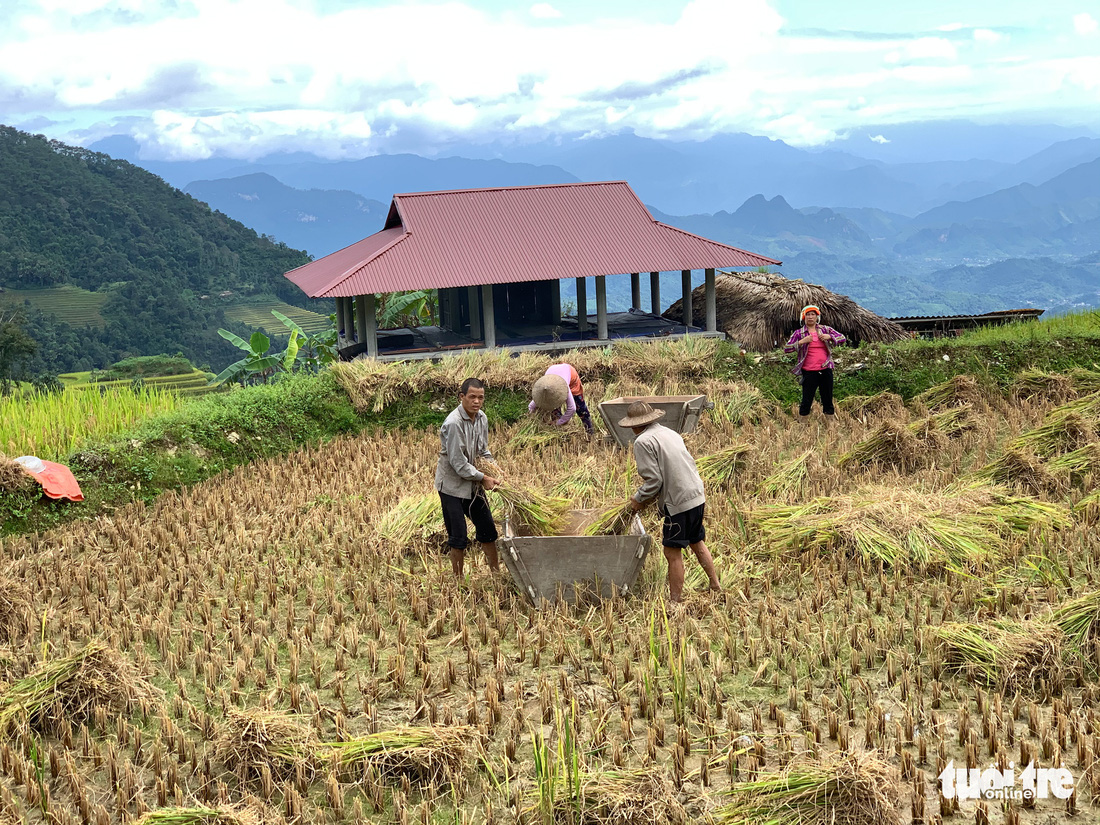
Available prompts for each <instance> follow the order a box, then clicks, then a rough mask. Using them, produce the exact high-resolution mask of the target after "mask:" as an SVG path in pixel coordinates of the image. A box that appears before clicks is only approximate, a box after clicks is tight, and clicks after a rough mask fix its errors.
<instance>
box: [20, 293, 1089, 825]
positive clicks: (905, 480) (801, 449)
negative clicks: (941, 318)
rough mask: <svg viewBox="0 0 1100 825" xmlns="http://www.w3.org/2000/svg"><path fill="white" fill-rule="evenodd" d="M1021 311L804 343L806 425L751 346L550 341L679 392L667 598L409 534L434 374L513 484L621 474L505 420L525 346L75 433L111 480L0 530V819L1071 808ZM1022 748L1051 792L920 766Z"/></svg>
mask: <svg viewBox="0 0 1100 825" xmlns="http://www.w3.org/2000/svg"><path fill="white" fill-rule="evenodd" d="M1059 324H1060V325H1061V326H1058V325H1054V324H1052V325H1049V326H1044V325H1041V324H1027V325H1024V324H1021V325H1019V326H1017V327H1012V328H1002V329H1000V330H991V331H987V332H983V333H982V334H981V335H977V336H975V337H974V338H962V339H959V340H956V341H943V342H928V343H922V342H912V343H906V344H903V345H894V346H883V347H864V348H860V349H856V350H851V351H841V352H842V364H841V373H842V374H841V376H840V377H839V380H838V390H839V392H838V395H839V396H840V398H841V400H840V402H839V414H838V417H837V420H836V421H835V422H833V423H832V425H831V426H830V425H828V424H826V423H825V422H823V421H820V420H814V421H812V422H811V423H809V424H807V425H801V424H799V423H797V422H796V421H795V420H794V418H793V417H792V416H791V414H790V411H789V409H786V407H787V405H788V404H789V403H790V401H791V400H793V397H794V395H795V392H796V389H795V388H796V386H797V385H794V382H793V380H792V379H791V378H790V376H789V375H788V374H787V369H788V368H789V362H788V361H785V360H783V359H780V358H779V357H777V356H773V355H768V356H764V357H762V358H760V359H759V360H758V359H755V358H745V357H743V356H742V355H741V353H740V351H739V350H737V349H736V348H734V347H732V346H730V345H728V344H718V343H716V342H714V341H713V340H709V339H688V340H687V341H685V342H683V343H679V342H669V341H664V342H656V343H653V342H650V343H644V344H640V343H636V342H626V343H624V344H620V345H617V346H615V347H613V348H611V349H609V350H607V351H590V352H578V353H576V354H575V356H576V357H575V360H576V362H577V365H578V367H579V368H580V369H581V372H582V375H583V376H584V379H585V383H586V392H587V393H588V395H589V400H590V402H597V401H599V400H600V399H602V398H606V397H609V396H614V395H619V394H651V393H658V394H674V393H683V392H693V391H705V392H706V393H707V394H708V397H709V398H710V399H711V400H713V401H714V402H715V407H714V409H713V410H710V411H708V412H707V413H706V414H705V415H704V416H703V418H702V420H701V421H700V425H699V428H698V430H697V431H696V432H695V433H693V434H691V435H689V436H687V438H686V440H687V443H688V445H689V447H690V449H691V450H692V452H693V453H694V455H695V456H696V457H697V459H698V463H699V466H700V469H701V471H702V472H703V474H704V478H705V480H704V483H705V485H706V488H707V542H708V545H709V547H710V549H711V550H712V552H713V553H714V555H715V564H716V567H717V569H718V573H719V578H720V580H721V584H722V587H723V590H722V592H721V593H705V592H699V590H698V588H700V586H702V585H704V584H705V578H703V577H701V575H700V570H699V568H698V565H696V564H695V563H694V561H693V560H692V559H690V558H689V559H687V560H686V567H687V571H688V582H687V589H686V591H685V593H690V595H688V596H687V599H686V603H685V604H684V605H683V606H682V608H678V609H677V608H674V607H672V606H670V605H668V604H667V602H666V600H665V596H664V590H665V586H664V579H665V562H664V559H663V558H662V554H661V553H660V552H659V551H656V552H651V553H650V554H649V557H648V558H647V559H646V560H645V562H644V566H643V568H642V571H641V574H640V576H639V577H638V579H637V581H636V582H634V583H633V584H632V586H631V588H630V593H629V597H628V598H621V597H619V596H615V597H612V598H608V599H598V598H594V597H593V596H584V595H582V598H581V602H580V604H578V605H577V606H575V607H551V608H548V609H545V610H536V609H535V608H534V607H533V606H532V605H531V604H529V603H528V601H527V600H526V599H525V598H524V596H523V595H522V594H521V593H519V592H517V590H516V589H515V588H514V587H513V586H512V583H511V580H510V578H508V577H502V576H498V575H493V574H491V573H490V572H489V571H488V570H487V569H486V566H485V564H484V561H483V560H482V559H481V557H480V555H479V554H478V553H472V554H471V559H470V560H469V564H468V569H469V575H468V576H467V577H466V578H465V579H463V580H461V581H456V580H455V579H454V578H453V577H452V576H451V573H450V569H449V565H448V564H446V560H445V559H443V558H441V557H440V555H439V544H440V536H439V532H440V529H441V527H442V524H441V517H440V515H439V510H438V500H437V498H436V495H435V493H434V491H433V489H432V477H433V468H434V464H435V461H436V457H437V455H438V435H437V432H436V427H437V426H438V423H439V421H440V420H441V419H442V416H443V415H445V414H446V412H447V411H448V410H449V409H450V408H451V407H452V406H453V404H454V403H455V390H456V388H457V381H458V380H459V378H460V377H463V376H465V375H468V374H479V375H483V376H485V378H486V379H487V380H488V382H489V391H488V404H487V412H488V414H489V416H490V423H491V428H492V429H491V434H490V444H491V446H492V447H493V450H494V454H495V456H496V458H497V459H498V461H499V463H500V465H501V467H502V468H503V471H504V472H503V479H504V483H505V484H506V485H508V486H509V488H510V489H511V490H512V492H513V494H515V495H516V496H520V497H525V498H526V499H527V500H529V501H537V502H538V507H540V508H542V509H543V510H544V512H545V514H546V515H549V516H552V515H553V514H554V513H557V514H558V515H561V513H562V511H564V510H567V509H570V508H590V509H593V510H596V511H603V510H605V509H606V508H612V507H621V506H622V504H623V503H624V502H625V500H626V498H627V496H628V495H629V494H630V493H631V492H632V491H633V489H634V488H635V486H636V485H637V483H638V479H637V477H636V472H635V469H634V467H633V463H632V461H631V458H630V455H629V453H627V452H625V451H621V450H615V449H613V448H612V447H611V445H609V444H608V443H606V442H605V441H603V440H599V439H597V440H595V441H586V440H584V439H583V437H582V435H581V428H580V425H579V423H577V422H574V424H573V425H572V426H571V427H568V428H565V429H563V430H546V429H544V428H540V427H537V426H532V424H531V422H530V421H529V420H523V419H525V409H526V391H527V389H528V388H529V386H530V382H531V380H532V379H533V377H534V376H537V375H539V374H540V373H541V371H542V370H543V369H545V367H546V365H547V364H548V363H550V359H549V357H548V356H533V355H524V356H521V357H518V358H510V357H508V356H507V354H498V353H480V354H479V353H467V354H464V355H462V356H458V357H455V358H452V359H447V360H446V361H444V362H442V363H440V364H430V363H419V364H418V363H405V364H392V365H379V364H373V363H369V362H359V363H354V364H345V365H341V366H340V367H339V368H337V369H334V370H331V371H329V372H326V373H324V374H322V375H320V376H314V377H310V378H301V377H297V378H294V379H293V380H289V381H287V382H285V383H281V384H275V385H271V386H261V387H253V388H248V389H243V390H239V391H236V392H231V393H226V394H224V395H220V396H215V397H209V398H204V399H201V400H199V401H197V402H194V403H193V404H188V405H185V406H183V407H181V408H179V409H177V410H175V411H173V412H171V413H168V414H166V415H164V416H162V417H159V418H156V419H153V420H150V421H149V422H147V423H146V424H145V425H144V426H142V427H140V428H138V429H135V430H131V431H129V432H127V433H125V434H122V435H119V436H116V437H113V438H111V439H107V440H105V441H102V442H98V443H95V444H89V445H84V446H83V448H82V449H81V450H79V451H78V452H77V453H76V454H74V455H73V456H72V460H73V463H74V465H75V466H77V467H78V469H79V470H80V472H81V473H82V474H84V475H83V477H89V478H90V479H92V480H93V481H94V483H95V485H97V486H98V487H99V489H104V488H105V485H106V484H107V483H108V482H110V483H112V484H116V485H119V486H122V485H126V484H129V485H131V486H133V487H135V490H134V492H133V496H132V497H133V498H135V499H143V500H134V501H131V502H129V503H123V501H122V500H121V499H114V500H111V499H107V498H104V499H101V501H100V505H101V509H100V510H98V512H99V513H100V514H101V516H102V517H101V518H97V519H95V520H90V519H86V520H81V521H77V522H74V523H70V524H64V525H60V526H57V527H56V529H52V530H49V531H46V532H41V533H33V534H28V535H22V536H8V537H5V538H4V539H2V540H0V552H2V554H3V557H4V558H5V559H6V560H7V566H6V569H5V573H6V575H5V577H4V584H5V587H6V590H5V596H6V604H8V605H9V609H8V611H7V614H6V621H5V623H4V624H3V625H2V629H3V633H4V640H5V645H6V647H5V651H6V654H5V657H3V658H2V659H0V668H2V669H3V670H2V673H0V676H2V677H3V680H4V682H6V683H7V685H6V686H3V687H0V736H6V737H7V738H8V739H9V740H10V744H8V743H5V744H7V745H8V747H7V751H6V753H7V754H8V759H7V761H6V763H4V764H0V805H2V806H3V811H4V814H5V815H6V816H8V817H9V818H10V819H11V820H12V821H25V822H31V823H36V822H39V821H41V822H54V821H80V819H81V818H82V817H83V818H86V819H89V820H91V821H121V820H126V819H131V820H134V821H137V822H144V823H146V824H147V825H150V824H151V823H152V822H155V821H174V822H203V821H205V822H210V821H218V822H222V823H244V822H254V821H257V820H258V819H261V818H262V819H263V821H272V822H286V823H299V822H324V821H332V822H341V821H348V822H356V823H358V822H367V821H386V822H421V823H443V822H448V823H453V822H479V823H482V822H484V823H490V822H492V823H516V825H521V824H522V825H566V823H572V825H602V823H614V825H631V823H657V825H686V823H689V822H691V823H694V822H712V823H715V824H716V825H744V823H765V822H771V823H790V825H793V824H794V823H802V825H825V824H826V823H851V824H852V825H870V824H871V823H875V824H876V825H880V824H881V825H901V823H903V822H904V823H909V822H914V823H928V822H938V821H940V820H941V819H944V820H946V821H958V822H980V823H998V822H1000V821H1002V820H1004V821H1006V822H1009V823H1013V824H1014V825H1017V824H1018V823H1023V825H1039V823H1047V822H1052V821H1055V820H1060V819H1061V818H1062V817H1063V816H1073V815H1077V816H1078V817H1079V818H1080V820H1081V821H1089V822H1091V821H1095V819H1096V813H1097V810H1098V806H1097V802H1096V800H1097V799H1098V798H1100V797H1098V793H1100V761H1098V758H1100V749H1098V742H1097V738H1096V736H1095V733H1094V731H1095V730H1096V728H1097V726H1098V725H1100V716H1098V715H1097V701H1098V699H1100V693H1098V688H1097V675H1098V673H1100V657H1098V651H1100V622H1098V620H1097V616H1098V615H1100V613H1098V605H1100V590H1098V584H1097V581H1096V570H1097V565H1098V563H1100V541H1098V539H1097V534H1096V524H1097V523H1098V520H1100V501H1098V497H1097V495H1096V493H1095V488H1096V479H1097V478H1100V368H1097V367H1096V366H1095V364H1096V363H1097V362H1100V324H1098V319H1097V318H1096V316H1095V315H1087V316H1086V315H1082V316H1077V317H1075V318H1072V319H1069V320H1066V321H1060V322H1059ZM861 364H862V366H859V365H861ZM341 429H342V430H343V432H340V430H341ZM303 441H305V442H308V443H307V444H306V445H305V446H300V445H302V443H303ZM181 484H187V487H186V489H177V490H173V489H171V488H173V487H176V486H180V485H181ZM150 487H152V488H153V489H154V491H160V494H159V495H155V496H154V494H153V493H152V492H150V490H149V488H150ZM154 498H155V500H153V499H154ZM490 498H491V501H492V502H493V504H494V506H495V507H496V508H497V518H498V521H499V520H502V519H503V515H504V509H503V504H502V503H501V500H500V499H499V497H498V496H496V495H494V494H490ZM107 503H110V504H112V505H118V504H122V506H121V507H120V508H119V509H117V510H114V511H113V512H105V511H104V510H105V508H103V507H102V505H104V504H107ZM643 521H644V524H645V528H646V531H647V532H648V533H649V534H654V533H655V532H656V531H657V530H658V529H659V522H658V519H657V517H656V515H655V514H654V512H653V510H652V508H651V509H649V510H646V511H644V514H643ZM529 526H531V525H529ZM43 753H45V754H46V756H45V757H40V756H39V757H36V755H37V754H43ZM39 760H41V761H39ZM1032 761H1034V762H1036V763H1037V764H1039V765H1042V766H1044V767H1047V766H1051V765H1065V767H1066V768H1067V769H1068V770H1069V771H1070V775H1071V777H1072V778H1073V782H1074V793H1073V795H1072V796H1071V797H1070V798H1069V799H1066V800H1063V799H1054V798H1039V799H1035V800H1030V801H1029V802H1024V801H1015V800H1009V801H1008V802H1007V803H1006V804H1005V805H1004V806H1003V807H1004V810H998V808H1000V807H1001V803H1000V802H993V801H981V800H957V799H952V798H947V797H943V796H941V794H940V783H939V781H938V780H937V777H938V776H939V774H940V773H941V771H943V770H944V769H945V768H946V767H948V765H949V764H950V763H952V762H953V763H954V764H955V766H957V767H965V766H966V765H967V764H972V765H974V766H976V767H981V768H985V767H986V766H987V765H988V764H989V763H1000V764H1005V765H1007V764H1008V763H1009V762H1013V763H1015V764H1016V765H1017V772H1016V776H1019V775H1020V772H1022V771H1023V769H1024V767H1025V766H1026V765H1027V764H1028V763H1030V762H1032ZM53 765H56V766H57V769H56V770H53V769H52V766H53ZM47 766H50V767H49V768H47ZM11 788H16V789H19V793H18V794H16V793H14V792H13V791H12V790H11ZM156 809H161V810H156ZM84 810H87V811H89V815H88V816H84V814H82V813H81V812H82V811H84ZM142 816H145V817H146V819H144V820H142V819H141V817H142ZM156 817H161V818H160V819H157V818H156ZM952 817H953V818H952Z"/></svg>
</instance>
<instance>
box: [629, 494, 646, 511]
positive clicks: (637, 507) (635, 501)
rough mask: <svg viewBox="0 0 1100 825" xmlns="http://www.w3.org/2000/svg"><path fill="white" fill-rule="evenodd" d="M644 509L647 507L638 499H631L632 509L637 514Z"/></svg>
mask: <svg viewBox="0 0 1100 825" xmlns="http://www.w3.org/2000/svg"><path fill="white" fill-rule="evenodd" d="M643 507H645V505H644V504H642V502H640V501H638V499H636V498H631V499H630V509H631V510H633V511H634V512H635V513H637V512H638V511H639V510H641V509H642V508H643Z"/></svg>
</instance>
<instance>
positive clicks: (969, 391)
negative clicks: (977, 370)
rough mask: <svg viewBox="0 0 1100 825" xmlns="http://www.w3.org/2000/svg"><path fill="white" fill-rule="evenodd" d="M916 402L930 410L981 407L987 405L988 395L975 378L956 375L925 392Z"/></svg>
mask: <svg viewBox="0 0 1100 825" xmlns="http://www.w3.org/2000/svg"><path fill="white" fill-rule="evenodd" d="M914 400H915V401H917V402H918V403H920V404H923V405H924V406H926V407H927V408H928V409H930V410H942V409H945V408H947V407H959V406H962V405H963V404H970V405H972V406H974V407H980V406H982V405H984V404H985V400H986V394H985V391H984V390H983V389H982V387H981V385H980V384H979V383H978V382H977V380H976V379H975V378H974V377H973V376H970V375H956V376H955V377H954V378H950V379H948V380H947V381H944V382H943V383H942V384H936V386H934V387H931V388H930V389H927V390H925V391H924V392H922V393H921V394H920V395H918V396H917V397H916V398H915V399H914Z"/></svg>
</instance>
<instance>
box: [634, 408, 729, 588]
mask: <svg viewBox="0 0 1100 825" xmlns="http://www.w3.org/2000/svg"><path fill="white" fill-rule="evenodd" d="M664 414H665V413H664V410H655V409H653V408H652V407H651V406H649V404H647V403H645V402H644V401H635V402H634V403H633V404H631V405H630V406H629V407H628V408H627V411H626V418H623V419H620V420H619V426H620V427H629V428H631V429H632V430H633V431H634V436H635V438H634V461H635V463H636V464H637V465H638V475H640V476H641V477H642V486H641V487H639V488H638V491H637V492H636V493H634V496H633V497H632V498H631V499H630V506H631V507H632V508H633V509H634V510H635V512H636V511H638V510H641V509H642V508H643V507H644V506H645V505H647V504H648V503H649V502H650V501H652V500H654V499H656V500H657V507H658V510H659V512H660V513H661V515H662V516H663V517H664V524H663V526H662V531H661V532H662V536H661V544H662V545H663V546H664V552H665V561H667V562H668V590H669V599H670V600H671V601H673V602H680V601H682V599H683V591H684V558H683V550H684V548H685V547H690V548H691V550H692V552H693V553H695V558H696V560H698V562H699V564H701V565H702V566H703V570H704V571H706V574H707V578H708V579H710V589H711V591H712V592H718V591H720V590H721V589H722V587H721V585H720V584H719V583H718V574H717V573H716V572H715V571H714V559H713V558H711V555H710V551H709V550H707V545H706V543H705V542H704V539H705V538H706V531H705V530H704V529H703V511H704V509H705V507H706V498H705V496H704V495H703V480H702V479H701V478H699V471H698V470H697V469H696V467H695V459H694V458H692V457H691V453H689V452H688V450H687V447H685V446H684V439H683V438H681V437H680V434H679V433H677V432H674V431H673V430H670V429H669V428H668V427H663V426H661V425H660V424H658V423H656V422H657V420H658V419H659V418H662V417H663V416H664Z"/></svg>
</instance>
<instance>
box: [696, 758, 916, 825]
mask: <svg viewBox="0 0 1100 825" xmlns="http://www.w3.org/2000/svg"><path fill="white" fill-rule="evenodd" d="M898 781H899V780H898V777H897V776H896V774H895V772H894V770H893V769H892V768H890V767H889V766H888V765H887V764H886V763H885V762H883V761H881V760H880V759H879V758H878V757H876V756H873V755H871V754H852V755H849V756H832V757H829V758H827V759H825V760H824V761H822V762H818V763H793V764H791V765H790V766H789V767H788V768H787V769H786V770H784V771H783V772H782V773H778V774H771V775H768V776H762V777H760V778H758V779H755V780H752V781H750V782H739V783H737V784H735V785H733V786H732V787H731V788H730V789H729V791H727V795H728V796H729V797H730V802H729V803H727V804H726V805H724V806H722V807H721V808H719V809H718V810H717V811H715V812H714V814H713V822H714V823H715V825H898V823H899V822H900V819H899V816H898V810H897V807H898V800H899V797H900V794H899V792H898Z"/></svg>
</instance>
